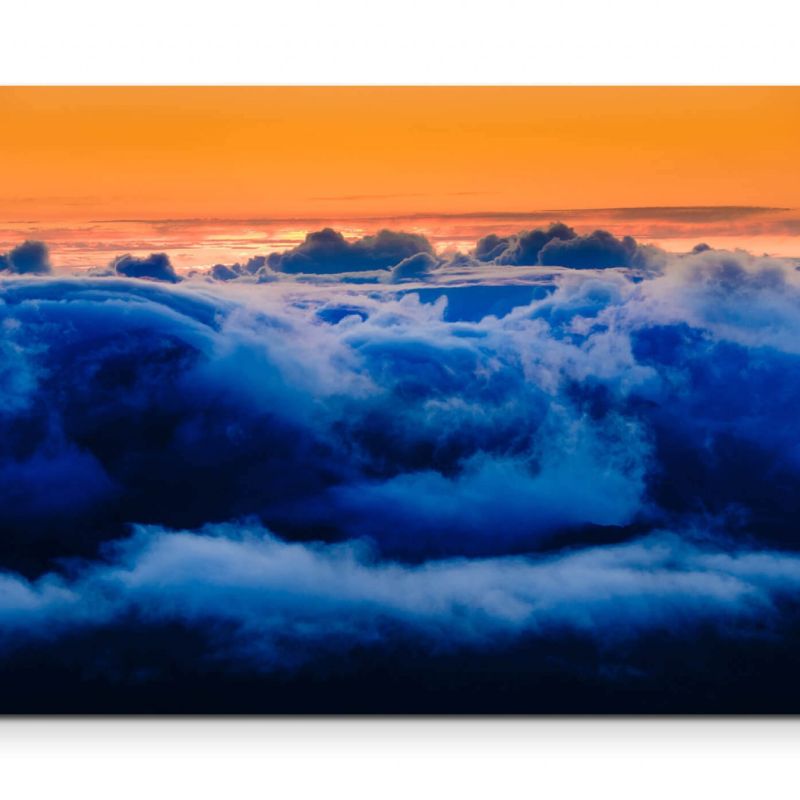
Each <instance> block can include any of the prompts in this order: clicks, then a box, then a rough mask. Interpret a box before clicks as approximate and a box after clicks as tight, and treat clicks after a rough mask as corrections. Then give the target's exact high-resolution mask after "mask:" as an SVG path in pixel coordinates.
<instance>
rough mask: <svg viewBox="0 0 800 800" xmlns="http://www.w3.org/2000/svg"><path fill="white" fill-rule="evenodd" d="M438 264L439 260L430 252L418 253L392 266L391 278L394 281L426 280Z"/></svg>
mask: <svg viewBox="0 0 800 800" xmlns="http://www.w3.org/2000/svg"><path fill="white" fill-rule="evenodd" d="M438 266H439V260H438V259H437V258H436V257H435V256H432V255H431V254H430V253H416V254H414V255H413V256H409V257H408V258H404V259H403V260H402V261H401V262H400V263H399V264H397V265H395V266H394V267H393V268H392V275H391V280H392V282H393V283H402V282H403V281H415V280H424V279H425V278H426V277H427V276H428V275H430V273H431V272H433V270H435V269H436V268H437V267H438Z"/></svg>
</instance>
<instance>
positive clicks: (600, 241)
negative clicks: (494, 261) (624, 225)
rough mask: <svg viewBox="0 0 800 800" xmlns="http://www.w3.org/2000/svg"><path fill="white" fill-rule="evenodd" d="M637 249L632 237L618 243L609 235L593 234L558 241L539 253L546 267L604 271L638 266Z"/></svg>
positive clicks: (551, 242)
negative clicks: (612, 268) (611, 268)
mask: <svg viewBox="0 0 800 800" xmlns="http://www.w3.org/2000/svg"><path fill="white" fill-rule="evenodd" d="M637 253H638V245H637V244H636V240H635V239H633V238H632V237H630V236H625V237H624V238H622V239H617V237H616V236H614V235H613V234H610V233H609V232H608V231H594V232H593V233H590V234H588V235H586V236H573V237H556V238H553V239H552V240H551V241H548V242H547V243H546V244H544V245H543V246H542V248H541V250H540V251H539V253H538V257H539V258H538V263H539V264H542V265H543V266H554V267H555V266H558V267H573V268H574V269H605V268H608V267H632V266H635V265H636V256H637Z"/></svg>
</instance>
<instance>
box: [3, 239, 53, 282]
mask: <svg viewBox="0 0 800 800" xmlns="http://www.w3.org/2000/svg"><path fill="white" fill-rule="evenodd" d="M52 271H53V268H52V266H51V265H50V254H49V252H48V249H47V245H46V244H44V243H43V242H33V241H28V242H23V243H22V244H20V245H17V247H15V248H13V249H12V250H10V251H9V252H8V253H5V254H0V272H7V273H10V274H14V275H47V274H49V273H51V272H52Z"/></svg>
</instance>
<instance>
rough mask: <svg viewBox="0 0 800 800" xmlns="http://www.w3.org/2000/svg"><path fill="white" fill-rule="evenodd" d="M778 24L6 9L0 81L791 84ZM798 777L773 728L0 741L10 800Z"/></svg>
mask: <svg viewBox="0 0 800 800" xmlns="http://www.w3.org/2000/svg"><path fill="white" fill-rule="evenodd" d="M795 5H796V4H795V3H791V2H788V1H786V0H759V2H758V3H738V4H737V3H735V2H734V0H726V2H716V0H714V1H712V2H708V1H706V2H701V0H669V2H661V3H656V2H652V1H651V2H645V1H644V0H638V1H634V0H610V1H609V0H606V1H605V2H574V1H573V2H564V1H563V0H562V2H555V0H553V2H549V3H547V4H537V3H533V2H522V0H484V2H474V1H473V0H460V2H451V0H405V2H377V0H373V2H364V1H362V0H336V1H330V2H310V1H309V0H284V2H282V3H268V2H263V0H262V2H245V1H244V0H225V2H222V3H202V2H201V0H192V2H183V1H178V0H172V1H171V2H170V1H169V0H138V2H122V1H121V0H118V2H108V0H64V1H62V2H31V1H30V0H29V1H28V2H24V0H23V2H19V0H18V2H16V3H14V4H13V5H12V4H9V3H6V4H5V6H4V8H3V10H2V15H1V16H0V25H2V40H1V41H0V82H2V83H26V84H37V83H40V84H53V83H60V84H69V83H84V84H87V83H88V84H97V83H106V84H108V83H112V84H113V83H162V84H163V83H194V84H203V83H214V84H233V83H248V84H261V83H281V84H298V83H316V84H335V83H359V84H382V83H391V84H409V83H412V84H420V83H421V84H429V83H434V84H435V83H446V84H458V83H460V84H464V83H467V84H469V83H481V84H496V83H516V84H528V83H534V84H535V83H547V84H575V83H578V84H604V83H617V84H619V83H622V84H630V83H638V84H648V83H658V84H672V83H680V84H686V83H689V84H704V83H734V84H735V83H741V84H764V83H770V84H797V83H800V46H799V45H798V22H800V19H798V16H800V15H799V14H798V11H796V10H795V8H794V6H795ZM0 124H2V125H7V124H10V125H13V124H14V123H13V120H5V119H0ZM798 139H799V140H800V133H799V135H798ZM798 146H800V145H798ZM0 180H2V176H1V175H0ZM799 757H800V725H798V723H797V722H796V721H795V720H793V719H786V720H739V719H714V720H702V719H695V720H686V719H684V720H607V719H601V720H546V719H545V720H475V719H465V720H452V719H451V720H435V719H423V720H394V721H388V720H380V719H379V720H352V721H342V720H303V719H287V720H264V719H261V720H259V719H253V720H240V721H234V720H187V719H183V720H128V721H120V720H104V721H102V720H101V721H98V720H83V721H82V720H35V719H33V720H13V719H8V720H4V721H0V786H2V789H1V790H0V791H2V794H3V796H4V797H8V798H15V800H16V798H27V797H49V796H57V797H59V798H62V797H66V798H71V797H76V798H88V797H98V798H99V797H102V798H114V799H115V800H116V798H129V797H130V798H142V797H152V798H159V799H160V798H181V799H183V798H192V799H193V798H203V797H224V798H236V799H237V800H238V798H249V797H259V798H261V797H275V798H280V800H284V798H294V797H313V798H317V797H323V798H328V797H333V798H338V797H342V798H348V799H349V798H360V797H364V798H395V797H397V798H412V797H413V798H417V797H420V798H428V797H432V798H440V797H441V798H443V799H444V798H447V799H448V800H449V798H462V797H468V798H469V797H476V798H477V797H487V798H498V799H502V800H506V798H516V797H526V798H528V797H535V796H536V797H542V798H547V800H550V799H551V798H563V797H581V798H583V797H588V798H605V797H608V798H614V799H615V800H621V798H628V797H630V798H637V799H638V798H647V799H648V800H651V799H653V798H655V799H658V798H673V797H687V798H696V797H697V798H706V797H708V798H730V797H733V798H738V797H743V798H744V797H748V798H750V797H763V798H770V800H775V799H776V798H782V797H796V796H797V774H796V773H797V770H796V768H795V769H793V767H794V766H795V764H796V763H797V762H798V760H799Z"/></svg>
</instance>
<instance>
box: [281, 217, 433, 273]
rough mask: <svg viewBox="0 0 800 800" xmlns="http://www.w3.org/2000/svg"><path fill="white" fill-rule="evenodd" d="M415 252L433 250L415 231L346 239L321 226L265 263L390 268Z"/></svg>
mask: <svg viewBox="0 0 800 800" xmlns="http://www.w3.org/2000/svg"><path fill="white" fill-rule="evenodd" d="M417 253H429V254H432V253H433V248H432V247H431V244H430V242H429V241H428V240H427V239H426V238H425V237H424V236H420V235H418V234H413V233H402V232H396V231H390V230H381V231H379V232H378V233H377V234H375V235H374V236H365V237H363V238H362V239H357V240H355V241H354V242H348V241H347V240H346V239H345V238H344V236H342V234H341V233H339V232H338V231H335V230H333V229H332V228H324V229H323V230H321V231H315V232H313V233H309V234H308V235H307V236H306V238H305V241H304V242H303V243H302V244H299V245H298V246H297V247H295V248H293V249H291V250H287V251H286V252H285V253H272V254H270V256H269V258H268V265H269V266H270V267H271V268H272V269H274V270H276V271H278V272H289V273H322V274H330V273H336V272H360V271H364V270H379V269H390V268H391V267H394V266H395V265H397V264H399V263H400V262H401V261H403V259H406V258H409V257H410V256H413V255H416V254H417Z"/></svg>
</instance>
